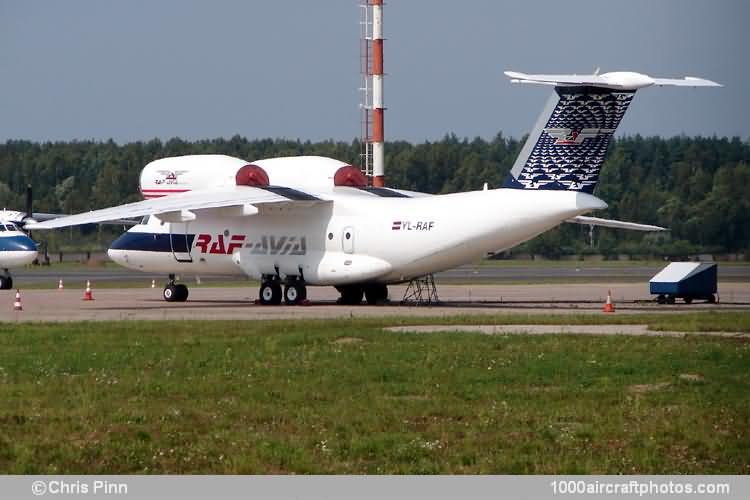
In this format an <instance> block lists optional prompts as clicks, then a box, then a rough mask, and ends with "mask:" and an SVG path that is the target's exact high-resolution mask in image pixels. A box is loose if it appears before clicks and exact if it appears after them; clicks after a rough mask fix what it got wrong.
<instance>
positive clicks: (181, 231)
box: [169, 222, 193, 262]
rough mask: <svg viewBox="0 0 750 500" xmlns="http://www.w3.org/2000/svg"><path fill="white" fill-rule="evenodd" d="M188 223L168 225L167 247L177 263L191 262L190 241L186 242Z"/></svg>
mask: <svg viewBox="0 0 750 500" xmlns="http://www.w3.org/2000/svg"><path fill="white" fill-rule="evenodd" d="M189 224H190V223H189V222H185V223H176V222H172V223H170V224H169V245H170V248H171V249H172V255H174V259H175V260H176V261H177V262H193V257H192V256H191V255H190V241H189V240H188V225H189Z"/></svg>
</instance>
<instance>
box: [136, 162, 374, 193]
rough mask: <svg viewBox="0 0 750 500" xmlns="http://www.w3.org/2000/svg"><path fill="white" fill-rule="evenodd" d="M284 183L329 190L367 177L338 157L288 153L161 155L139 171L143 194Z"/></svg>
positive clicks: (357, 183) (359, 183) (362, 181)
mask: <svg viewBox="0 0 750 500" xmlns="http://www.w3.org/2000/svg"><path fill="white" fill-rule="evenodd" d="M269 184H270V185H272V186H284V187H291V188H295V189H300V190H302V191H318V192H320V191H330V190H331V189H333V187H334V186H360V187H361V186H366V185H367V178H366V177H365V176H364V175H363V174H361V172H359V169H357V168H356V167H352V166H351V165H348V164H346V163H344V162H342V161H339V160H334V159H333V158H326V157H323V156H291V157H286V158H270V159H267V160H258V161H254V162H252V163H251V162H248V161H246V160H242V159H240V158H234V157H232V156H225V155H189V156H175V157H171V158H161V159H159V160H154V161H152V162H151V163H149V164H148V165H146V166H145V167H144V168H143V170H142V171H141V178H140V187H141V194H143V197H144V198H158V197H161V196H168V195H171V194H177V193H184V192H186V191H193V190H198V189H218V188H222V187H229V186H234V185H246V186H263V185H269Z"/></svg>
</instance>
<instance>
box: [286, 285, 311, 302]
mask: <svg viewBox="0 0 750 500" xmlns="http://www.w3.org/2000/svg"><path fill="white" fill-rule="evenodd" d="M306 288H307V287H305V285H303V284H302V283H290V284H288V285H287V286H286V287H284V302H285V303H286V305H288V306H296V305H297V304H299V303H300V302H302V301H303V300H305V299H306V298H307V290H306Z"/></svg>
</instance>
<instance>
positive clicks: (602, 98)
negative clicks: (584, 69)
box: [503, 71, 719, 194]
mask: <svg viewBox="0 0 750 500" xmlns="http://www.w3.org/2000/svg"><path fill="white" fill-rule="evenodd" d="M505 74H506V75H507V76H509V77H510V78H511V79H512V80H511V81H513V82H514V83H534V84H542V85H554V87H555V89H554V92H553V94H552V96H551V97H550V99H549V101H548V102H547V105H546V106H545V108H544V110H543V111H542V113H541V115H539V118H538V119H537V122H536V124H535V125H534V128H533V130H532V131H531V134H530V135H529V138H528V139H527V140H526V143H525V144H524V146H523V149H522V150H521V153H520V154H519V155H518V158H517V159H516V162H515V163H514V164H513V168H512V169H511V171H510V175H509V176H508V178H507V179H506V180H505V182H504V184H503V187H504V188H514V189H549V190H563V191H582V192H585V193H589V194H591V193H592V192H593V191H594V188H595V187H596V183H597V181H598V180H599V172H600V171H601V167H602V164H603V163H604V158H605V156H606V154H607V148H608V147H609V142H610V139H611V138H612V135H613V134H614V132H615V130H616V129H617V126H618V125H619V124H620V121H621V120H622V117H623V116H624V115H625V112H626V111H627V109H628V106H629V105H630V102H631V101H632V100H633V96H634V95H635V92H636V90H638V89H640V88H644V87H649V86H652V85H657V86H663V85H670V86H692V87H707V86H719V84H717V83H715V82H712V81H710V80H704V79H701V78H693V77H688V78H685V79H666V78H651V77H649V76H647V75H642V74H640V73H630V72H617V73H605V74H603V75H599V74H593V75H527V74H524V73H517V72H511V71H506V72H505Z"/></svg>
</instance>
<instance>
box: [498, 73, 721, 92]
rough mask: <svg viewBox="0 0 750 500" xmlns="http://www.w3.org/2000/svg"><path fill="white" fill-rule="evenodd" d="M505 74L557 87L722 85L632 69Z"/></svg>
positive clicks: (512, 78) (512, 77)
mask: <svg viewBox="0 0 750 500" xmlns="http://www.w3.org/2000/svg"><path fill="white" fill-rule="evenodd" d="M505 75H506V76H507V77H509V78H510V79H511V82H513V83H534V84H538V85H555V86H557V87H571V86H573V87H575V86H584V87H601V88H606V89H616V90H637V89H642V88H645V87H651V86H653V85H657V86H664V85H670V86H678V87H721V86H722V85H721V84H719V83H716V82H713V81H711V80H706V79H704V78H696V77H693V76H686V77H684V78H653V77H650V76H648V75H644V74H643V73H635V72H632V71H615V72H612V73H603V74H601V75H599V74H592V75H543V74H536V75H531V74H526V73H519V72H517V71H506V72H505Z"/></svg>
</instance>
